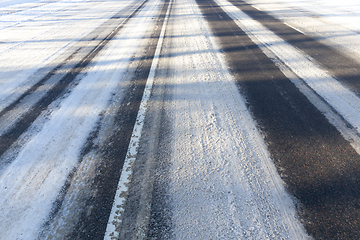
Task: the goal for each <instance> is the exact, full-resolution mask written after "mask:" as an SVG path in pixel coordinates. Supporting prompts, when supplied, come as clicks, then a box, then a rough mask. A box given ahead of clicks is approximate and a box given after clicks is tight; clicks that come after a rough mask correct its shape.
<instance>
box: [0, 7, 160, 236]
mask: <svg viewBox="0 0 360 240" xmlns="http://www.w3.org/2000/svg"><path fill="white" fill-rule="evenodd" d="M150 3H152V4H149V7H147V8H145V9H144V11H143V12H141V13H139V16H140V18H138V19H135V20H130V21H129V22H128V23H127V25H126V26H125V27H124V29H122V31H121V34H120V35H119V36H117V37H115V38H114V39H113V40H112V41H111V42H110V43H109V44H108V45H107V46H106V49H105V50H103V51H102V52H101V53H100V54H99V55H98V56H97V57H96V58H95V59H94V60H93V62H92V63H91V66H90V67H88V68H87V69H86V75H85V74H81V75H79V76H78V77H81V78H82V79H79V80H80V82H79V83H78V85H77V86H76V87H75V88H74V89H73V90H72V91H71V93H70V94H69V95H68V96H67V97H66V98H65V99H63V100H62V102H61V103H59V107H58V108H57V109H54V111H53V112H52V113H51V115H50V116H48V121H47V122H46V123H45V124H44V126H43V127H42V129H41V131H40V132H39V133H37V134H36V135H35V136H33V137H32V138H31V139H30V140H29V141H28V142H27V143H26V144H25V145H24V146H23V147H22V149H21V151H20V153H19V155H18V156H17V158H16V159H15V160H14V161H12V163H11V164H9V165H8V166H6V167H5V168H4V169H2V171H1V173H0V174H1V175H0V196H1V198H0V214H1V215H0V229H1V232H2V234H1V236H0V239H36V238H37V235H38V234H39V232H38V231H39V229H40V228H41V227H42V225H43V224H44V223H45V221H46V218H47V217H48V216H49V214H50V210H51V208H52V203H53V202H54V201H55V200H56V198H57V194H58V192H59V191H60V190H61V188H62V186H63V185H64V183H65V181H66V179H67V177H68V175H69V173H70V172H71V171H72V170H73V169H74V168H76V167H77V164H78V160H79V154H80V151H81V147H82V146H83V145H84V143H85V141H86V139H87V137H88V135H89V134H90V133H91V131H93V127H94V126H95V124H96V123H97V122H98V121H99V118H100V116H99V115H100V114H101V113H102V112H103V111H105V110H106V108H107V107H108V104H109V99H110V98H111V96H112V94H113V93H114V91H116V89H119V86H120V85H121V84H122V83H121V82H119V79H120V80H121V79H122V75H123V73H124V72H125V71H127V66H128V64H129V63H130V60H131V57H132V56H133V55H134V54H135V52H136V51H139V48H140V50H141V48H143V47H144V46H143V45H140V43H142V41H143V40H142V39H143V35H144V34H145V32H146V31H147V28H148V27H149V26H151V25H152V24H151V23H152V22H153V16H154V15H155V14H156V12H157V5H158V4H159V1H150ZM107 6H108V7H110V8H108V9H107V10H108V12H109V11H110V12H112V11H113V10H112V9H113V8H114V7H115V6H116V2H112V4H109V3H108V4H107ZM123 6H124V5H123V4H119V5H118V8H117V11H119V8H121V7H123ZM100 12H101V11H100ZM151 27H152V26H151ZM122 81H127V80H126V79H123V80H122ZM84 168H86V167H84ZM85 170H86V169H85ZM84 182H86V181H85V180H84ZM81 185H82V184H80V187H81ZM78 194H81V192H79V193H78ZM74 199H76V198H75V197H73V199H72V200H74ZM71 204H74V202H72V203H71ZM70 209H71V208H70ZM64 211H65V212H66V209H65V210H64ZM74 217H78V216H74ZM60 221H61V219H60ZM64 224H65V225H66V224H67V223H66V222H64V223H63V224H61V222H60V223H57V227H55V228H54V229H53V232H52V233H51V234H52V236H53V237H55V238H57V239H60V238H62V237H61V236H62V235H59V236H58V235H56V234H57V232H58V233H60V234H64ZM50 238H51V237H50Z"/></svg>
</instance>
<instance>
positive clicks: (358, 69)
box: [229, 0, 360, 96]
mask: <svg viewBox="0 0 360 240" xmlns="http://www.w3.org/2000/svg"><path fill="white" fill-rule="evenodd" d="M229 2H230V3H232V4H233V5H234V6H236V7H237V8H239V9H240V10H241V11H243V12H244V13H246V14H247V15H249V16H250V17H251V18H253V19H255V20H257V21H258V22H260V23H261V24H262V25H264V26H265V27H267V28H268V29H269V30H271V31H273V32H274V33H275V34H276V35H277V36H279V37H281V38H282V39H283V40H284V41H286V42H288V43H290V44H291V45H293V46H294V47H296V48H298V49H300V50H302V51H303V52H305V53H306V54H308V55H309V56H311V57H312V58H313V59H315V60H316V61H317V62H318V63H320V64H321V65H322V66H323V67H325V68H326V70H327V71H329V73H330V74H331V75H333V76H334V77H335V78H336V79H338V80H339V81H340V82H342V83H343V84H344V85H346V86H348V87H349V88H350V89H352V90H353V91H355V93H356V94H357V95H358V96H360V82H359V78H360V64H359V63H358V62H356V61H355V60H354V59H351V58H349V57H347V56H345V55H344V54H343V53H341V52H340V51H338V50H336V49H334V48H332V47H330V46H327V45H325V44H323V43H321V42H320V41H319V39H318V38H317V37H316V36H310V35H304V34H302V33H300V32H298V31H296V30H295V29H293V28H291V27H289V26H287V25H286V24H284V23H283V22H281V21H280V20H279V19H277V18H275V17H273V16H271V15H270V14H268V13H266V12H262V11H259V10H257V9H256V8H254V7H253V6H251V5H250V4H247V3H246V2H245V1H242V0H229Z"/></svg>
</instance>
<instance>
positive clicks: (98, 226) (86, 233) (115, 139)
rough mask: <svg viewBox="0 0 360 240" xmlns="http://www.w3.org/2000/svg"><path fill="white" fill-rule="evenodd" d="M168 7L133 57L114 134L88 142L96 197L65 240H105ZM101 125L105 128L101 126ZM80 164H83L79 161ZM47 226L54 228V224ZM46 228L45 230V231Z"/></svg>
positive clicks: (93, 197)
mask: <svg viewBox="0 0 360 240" xmlns="http://www.w3.org/2000/svg"><path fill="white" fill-rule="evenodd" d="M168 7H169V1H168V0H166V1H165V3H164V5H163V7H162V9H161V12H160V15H159V16H158V18H157V21H156V23H155V25H156V28H155V30H154V31H153V32H152V35H151V37H150V38H149V39H151V41H150V43H149V45H148V46H147V47H146V48H145V50H144V52H143V53H142V56H141V57H140V58H138V57H136V56H134V58H136V60H137V61H136V62H139V64H138V66H137V67H136V70H135V72H134V75H133V77H132V79H131V81H130V86H129V87H128V89H127V90H126V92H125V93H124V97H123V98H122V100H121V103H120V104H119V106H117V112H116V113H114V116H113V118H114V120H113V124H112V125H111V126H109V128H110V129H111V130H109V129H107V130H106V131H107V132H111V134H110V136H106V137H105V139H103V140H102V141H101V142H100V143H94V142H93V140H94V139H92V138H89V141H90V142H88V143H87V144H86V145H85V146H84V147H85V148H84V152H83V156H81V157H85V155H86V154H87V153H90V152H94V153H95V154H96V157H95V159H96V161H98V163H97V169H96V170H94V172H96V176H95V177H94V179H92V180H91V186H90V187H89V188H91V192H92V193H94V194H93V196H90V197H88V198H87V199H86V204H84V205H85V206H86V207H85V208H84V209H81V213H80V219H79V221H78V223H77V225H76V226H75V227H74V228H73V231H72V233H71V234H70V235H68V236H66V238H68V239H102V238H103V237H104V234H105V230H106V226H107V222H108V219H109V215H110V212H111V208H112V203H113V199H114V195H115V193H116V189H117V183H118V180H119V178H120V175H121V169H122V168H123V164H124V160H125V157H126V154H127V149H128V146H129V142H130V139H131V135H132V130H133V127H134V124H135V122H136V118H137V113H138V111H139V107H140V103H141V100H142V95H143V92H144V88H145V85H146V81H147V79H148V76H149V72H150V69H151V65H152V61H153V57H154V54H155V50H156V46H157V43H158V40H159V37H160V33H161V29H162V25H163V23H164V18H165V15H166V11H167V8H168ZM99 124H100V125H102V123H99ZM100 131H101V130H100ZM95 134H97V133H95ZM94 138H95V137H94ZM80 161H82V160H81V159H80ZM77 174H79V175H81V173H78V172H77V170H76V171H75V173H74V174H70V175H69V178H68V181H67V184H68V185H69V186H64V190H65V191H66V189H69V188H70V187H71V184H72V182H73V179H75V178H76V175H77ZM66 194H67V193H66V192H65V193H62V194H61V196H60V197H61V198H60V199H59V201H56V202H55V203H54V204H55V205H54V208H53V209H54V212H53V214H52V215H51V218H54V217H55V216H54V214H57V212H56V209H59V208H60V207H61V204H62V202H61V201H62V199H64V198H65V196H64V195H66ZM56 205H58V206H56ZM50 221H51V220H50ZM47 224H51V222H48V223H47ZM46 227H47V226H44V228H46Z"/></svg>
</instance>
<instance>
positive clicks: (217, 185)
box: [166, 0, 308, 239]
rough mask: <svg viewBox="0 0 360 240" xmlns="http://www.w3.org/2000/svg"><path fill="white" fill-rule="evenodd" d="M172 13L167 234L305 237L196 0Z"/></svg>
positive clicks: (179, 5) (179, 236) (183, 3)
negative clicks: (169, 214)
mask: <svg viewBox="0 0 360 240" xmlns="http://www.w3.org/2000/svg"><path fill="white" fill-rule="evenodd" d="M173 16H174V19H172V21H171V22H170V24H169V26H172V24H171V23H173V24H174V26H175V27H173V29H172V31H171V32H172V36H173V38H171V41H172V43H171V47H170V48H169V50H170V52H169V54H170V58H169V76H167V79H166V81H167V82H168V84H169V85H170V86H173V97H172V98H173V100H172V103H171V104H169V105H170V106H169V107H170V108H171V110H170V112H171V113H169V116H172V117H173V118H174V126H173V134H174V136H173V139H174V142H173V146H172V149H173V150H172V152H173V155H172V157H171V160H170V161H171V164H170V173H169V181H170V184H169V197H170V200H169V201H170V205H171V208H172V210H173V212H172V226H173V229H172V234H173V236H174V239H307V238H308V236H307V235H306V233H305V231H304V229H303V228H302V226H301V224H300V223H299V221H298V220H297V218H296V213H295V209H294V205H293V202H292V200H291V199H290V197H289V195H288V194H287V193H286V191H285V189H284V185H283V182H282V180H281V179H280V176H279V175H278V173H277V171H276V169H275V166H274V164H273V162H272V161H271V159H270V156H269V153H268V151H267V148H266V146H265V143H264V141H263V139H262V137H261V135H260V133H259V132H258V130H257V129H256V125H255V122H254V121H253V119H252V118H251V115H250V113H249V112H248V111H247V109H246V106H245V102H244V99H243V98H242V97H241V96H240V94H239V91H238V89H237V87H236V85H235V83H234V80H233V79H232V77H231V75H230V73H229V71H227V68H226V66H225V64H224V60H223V59H222V56H221V54H220V53H219V49H220V48H219V47H218V46H217V44H216V43H215V40H214V37H213V36H212V35H211V31H210V30H209V29H210V28H209V26H208V25H207V24H206V21H205V19H204V18H203V16H202V14H201V12H200V10H199V8H198V7H197V4H196V3H195V1H193V0H187V1H181V2H175V5H174V14H173Z"/></svg>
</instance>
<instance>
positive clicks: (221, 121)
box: [0, 0, 360, 239]
mask: <svg viewBox="0 0 360 240" xmlns="http://www.w3.org/2000/svg"><path fill="white" fill-rule="evenodd" d="M141 2H142V1H141ZM215 2H216V3H217V4H218V5H219V6H220V7H221V8H222V9H223V10H224V11H225V12H226V13H227V14H228V15H229V17H230V18H232V19H233V20H234V21H235V23H236V24H238V26H239V27H240V28H242V29H243V30H244V31H245V33H246V34H247V35H248V36H249V37H250V38H251V40H252V41H253V42H254V43H256V44H257V45H258V46H259V47H260V48H261V50H262V51H263V52H264V53H265V54H266V55H267V56H268V57H269V58H271V59H272V60H273V61H274V62H275V63H276V64H277V66H278V67H279V68H280V70H281V71H283V72H284V74H285V75H286V76H287V77H288V78H289V79H290V80H291V81H292V82H293V83H294V84H295V85H296V86H297V87H298V88H299V89H300V91H301V92H302V93H303V94H304V95H305V96H306V97H307V98H308V99H309V101H310V102H312V103H313V104H314V105H315V106H316V107H317V108H318V109H319V110H320V111H321V112H322V113H323V114H324V115H325V116H326V118H327V119H328V120H329V122H330V123H331V124H333V125H334V126H335V128H336V129H338V131H339V132H340V133H341V135H342V136H343V137H344V138H345V139H346V140H348V141H349V142H351V144H352V147H353V148H354V149H355V150H356V151H357V152H358V153H359V154H360V138H359V134H360V132H356V131H360V109H359V108H360V98H359V96H358V95H357V94H356V93H354V92H353V91H352V90H351V89H350V88H349V87H348V86H345V85H343V84H340V83H339V82H338V81H337V79H336V78H335V77H333V76H332V75H331V73H329V72H328V71H326V69H323V68H322V67H321V66H320V65H318V64H316V63H314V61H313V59H312V58H311V57H309V56H308V55H306V54H305V53H304V52H302V51H301V50H299V49H297V48H295V47H293V46H291V45H290V44H289V43H286V42H285V41H283V40H282V39H281V38H280V37H278V36H276V34H275V33H273V32H271V31H270V30H268V29H267V28H266V27H264V26H263V25H261V24H260V23H259V22H258V21H255V20H253V19H252V18H251V17H249V16H248V15H246V14H245V13H243V12H241V11H240V10H239V9H238V8H236V7H235V6H234V5H232V4H231V3H230V2H229V1H227V0H216V1H215ZM246 2H247V3H249V4H251V5H253V6H254V7H255V8H256V9H258V10H260V11H265V12H267V13H269V14H271V15H272V16H274V17H276V18H278V19H279V20H281V21H282V22H284V23H285V24H286V25H288V26H289V27H291V28H292V29H295V30H296V31H298V32H300V33H302V34H305V35H311V36H314V37H316V38H317V39H319V41H321V42H322V43H324V44H326V45H329V46H332V47H333V48H335V49H337V50H339V51H341V52H342V53H344V54H345V55H346V56H348V57H349V58H352V59H355V61H358V60H357V59H359V58H360V41H359V37H360V36H359V34H360V24H359V23H360V3H358V2H357V1H351V0H343V1H335V0H331V1H329V0H328V1H325V0H315V1H314V0H311V1H310V0H301V1H300V0H276V1H264V0H261V1H260V0H246ZM162 8H163V2H162V1H160V0H148V1H147V2H146V3H145V4H144V5H141V3H140V2H138V1H134V0H122V1H116V0H101V1H95V0H51V1H50V0H41V1H35V0H11V1H10V0H0V63H1V64H0V137H1V140H0V141H1V144H2V145H3V146H5V147H1V149H0V150H1V151H0V152H1V155H0V233H1V234H0V239H39V238H40V239H64V238H69V237H70V236H72V237H74V236H75V237H74V238H76V236H77V235H74V233H73V232H74V231H76V229H77V226H78V225H79V221H81V219H82V218H84V216H85V217H86V213H85V214H84V209H87V208H86V203H87V201H90V200H89V199H92V198H95V197H98V196H97V194H98V191H97V190H94V189H93V188H92V183H93V182H94V181H95V180H96V179H97V178H98V176H99V175H100V174H101V171H99V168H98V167H99V165H100V164H101V161H102V159H101V156H100V154H98V152H97V149H99V148H102V146H103V145H104V143H106V145H107V146H109V148H110V147H111V144H110V143H109V144H108V143H107V142H106V139H108V138H109V136H110V135H111V134H112V132H114V131H115V130H116V129H115V127H113V125H114V124H113V122H114V121H115V120H116V117H117V116H116V112H117V110H118V108H120V107H119V106H120V105H121V106H123V105H124V106H125V107H126V105H127V104H124V103H123V101H124V99H125V96H126V94H127V92H129V91H128V89H129V88H130V86H132V81H131V80H132V79H133V78H134V76H137V75H136V74H137V69H139V66H141V65H142V61H145V60H148V59H149V57H153V56H144V53H146V51H147V48H148V46H149V44H152V43H153V42H152V41H155V40H154V37H153V35H152V34H153V32H154V31H155V30H157V31H159V33H160V32H161V30H162V29H163V31H162V35H161V34H159V36H158V37H157V38H159V40H157V42H156V44H154V45H155V47H154V46H153V47H154V48H156V51H155V50H154V51H155V57H154V59H157V60H156V62H155V60H152V61H153V62H152V63H153V65H151V70H150V73H151V74H153V76H149V77H146V78H149V79H150V78H153V79H151V81H154V82H153V83H151V84H148V85H146V88H145V91H144V92H145V93H146V92H147V94H150V93H151V91H153V95H151V97H150V95H149V96H148V97H143V99H142V101H145V102H142V103H139V104H140V112H141V111H143V112H142V113H140V114H139V115H141V114H144V115H142V117H143V118H141V120H139V115H138V117H137V118H138V119H137V120H138V121H141V124H143V122H145V126H144V128H142V125H141V129H140V130H139V129H138V130H136V131H138V133H136V134H138V135H136V134H135V130H134V132H133V133H132V136H133V137H132V140H131V141H137V140H134V139H137V138H138V139H140V140H139V142H137V143H136V144H140V147H139V146H137V145H136V148H135V152H131V151H129V152H128V153H127V154H128V155H127V159H130V158H131V157H134V159H137V158H139V159H141V158H142V156H149V155H151V154H152V155H156V153H151V154H150V153H147V154H144V153H141V152H139V151H138V150H139V149H141V148H143V149H147V148H150V147H149V146H152V144H155V143H154V142H153V141H155V140H154V139H152V138H151V137H150V135H151V134H152V132H153V131H155V130H149V125H150V124H149V122H151V121H154V122H155V120H154V119H156V117H155V116H153V115H152V114H151V109H152V108H154V109H157V108H158V105H157V104H158V103H157V101H158V99H157V98H156V94H155V93H156V91H158V90H157V89H159V88H161V87H162V86H165V85H166V86H168V87H164V88H165V90H164V91H165V92H166V93H169V94H168V95H169V97H168V98H167V99H165V100H163V101H164V103H163V105H161V109H163V111H164V112H165V115H166V119H167V122H168V124H169V126H170V127H169V131H170V132H171V134H172V136H171V139H173V140H171V141H169V143H168V144H169V146H168V148H169V149H170V150H169V155H170V156H169V157H168V159H169V160H168V161H169V163H168V164H169V166H167V167H166V171H167V173H166V174H165V175H164V179H163V180H162V181H163V182H166V184H167V193H166V195H167V196H168V198H167V201H169V205H170V207H169V208H170V209H171V213H170V215H171V224H169V225H171V232H172V235H171V236H172V237H173V238H176V239H234V238H235V239H309V238H310V237H309V235H308V234H307V232H306V230H305V228H304V226H303V224H302V223H303V220H302V219H300V217H299V215H298V214H297V212H296V210H297V209H296V205H297V204H298V203H297V200H296V198H294V197H293V196H291V195H290V194H289V193H288V192H287V191H286V186H285V183H284V182H283V180H282V178H281V177H282V176H280V174H279V173H278V170H277V168H276V166H275V164H274V162H273V160H272V158H271V154H270V153H269V151H268V149H267V144H266V142H265V140H264V138H265V137H266V136H264V135H263V133H262V132H261V131H260V129H258V125H257V122H256V119H254V118H253V116H252V114H251V112H250V111H249V109H248V106H247V102H246V99H245V98H244V97H243V96H242V94H241V91H239V90H238V88H237V86H236V84H235V82H234V77H233V75H232V74H231V72H230V71H229V69H228V66H227V62H226V60H225V58H224V51H223V49H221V46H220V44H219V42H218V41H217V40H216V36H214V34H213V33H212V31H211V27H210V26H209V24H208V23H207V21H206V20H205V18H204V16H203V15H202V12H201V10H200V9H199V7H198V5H197V3H196V1H195V0H185V1H176V0H175V1H170V3H169V8H168V9H169V10H168V11H164V12H165V13H167V15H166V16H167V17H168V19H167V20H166V21H159V18H165V16H163V15H161V16H160V17H159V13H160V12H161V11H163V9H162ZM165 10H167V9H165ZM119 19H124V22H123V23H121V24H120V25H119V23H118V22H117V21H120V20H119ZM125 19H126V20H125ZM121 21H123V20H121ZM159 22H161V24H160V23H159ZM154 29H155V30H154ZM114 33H115V34H114ZM160 39H161V40H160ZM159 42H160V44H158V43H159ZM154 62H155V63H154ZM151 74H150V75H151ZM67 79H71V81H70V80H67ZM149 79H145V81H146V80H149ZM299 79H301V80H299ZM67 81H68V82H67ZM57 89H60V90H61V91H60V90H59V91H57ZM319 98H321V99H322V100H321V101H319ZM144 99H145V100H144ZM133 101H138V100H136V99H133ZM329 106H331V107H329ZM334 112H336V114H335V113H334ZM135 115H136V114H135ZM34 116H35V117H34ZM140 117H141V116H140ZM29 119H33V120H29ZM344 121H346V123H349V124H351V125H352V126H353V127H354V129H356V131H355V132H354V131H349V130H348V128H347V127H346V126H345V125H346V124H344ZM146 124H147V125H146ZM154 124H156V123H154ZM136 125H140V123H139V122H136ZM135 129H136V128H135ZM13 136H17V137H13ZM141 139H150V140H149V142H146V141H145V140H142V141H141ZM89 142H91V144H92V145H91V146H92V148H91V150H89V151H88V150H87V149H88V148H87V147H88V146H89ZM130 143H131V144H130V146H129V147H130V148H131V145H134V142H130ZM141 144H143V145H144V146H143V147H142V146H141ZM145 145H146V146H145ZM134 146H135V145H134ZM104 148H105V147H104ZM89 149H90V148H89ZM130 155H131V156H130ZM129 161H131V160H129ZM134 161H137V160H134ZM125 162H126V160H125ZM125 164H129V165H125V166H127V168H126V169H124V170H122V172H121V175H123V176H125V175H124V174H127V175H126V179H127V180H129V181H130V180H131V175H132V170H131V168H132V164H134V163H131V162H130V163H127V162H126V163H125ZM150 173H151V171H150V172H149V173H148V174H144V176H143V177H144V180H143V181H142V184H144V186H145V185H146V184H148V186H149V188H151V187H152V185H153V184H154V183H153V182H154V180H153V179H152V178H153V176H152V175H151V174H150ZM119 174H120V173H119ZM147 177H148V178H147ZM69 179H70V180H69ZM126 179H125V180H120V182H119V186H118V189H121V190H119V191H120V192H119V194H116V195H121V194H122V196H124V195H123V194H124V193H126V194H127V191H128V190H127V187H128V185H129V184H130V183H128V182H127V183H124V182H122V181H127V180H126ZM149 179H150V180H149ZM151 179H152V180H151ZM113 181H114V182H116V184H118V181H119V179H113ZM121 184H123V185H124V186H120V185H121ZM146 186H147V185H146ZM102 187H104V188H105V187H106V186H102ZM124 189H125V190H124ZM121 191H123V192H121ZM148 194H151V193H148ZM116 199H117V197H116V196H115V201H122V200H119V199H117V200H116ZM139 201H142V202H143V203H144V204H143V206H141V207H139V208H141V210H138V211H139V212H141V213H142V214H143V215H141V214H139V215H140V217H138V218H137V220H136V223H135V224H134V225H135V230H134V234H135V235H136V236H137V237H139V238H142V237H145V236H146V232H148V231H149V229H147V228H148V226H149V217H148V215H149V204H151V201H152V200H149V199H147V198H145V197H143V198H141V199H140V200H139ZM59 202H60V203H59ZM121 204H123V202H121ZM118 205H119V204H114V206H112V207H113V209H112V212H113V213H110V211H109V215H110V217H109V218H110V219H109V220H108V222H105V224H104V226H105V227H104V233H103V234H104V235H105V238H106V237H108V239H111V238H112V237H114V236H115V237H117V236H118V235H119V232H116V228H117V227H119V226H120V224H121V221H118V220H116V219H117V217H119V218H120V217H121V214H123V212H124V211H125V209H122V206H123V205H121V206H120V207H119V206H118ZM109 207H110V208H111V206H109ZM90 211H93V210H92V209H90V210H89V212H90ZM116 214H118V215H116ZM112 218H113V219H112ZM112 224H113V226H112ZM106 226H107V227H108V229H107V232H106V234H107V235H106V234H105V228H106Z"/></svg>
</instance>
